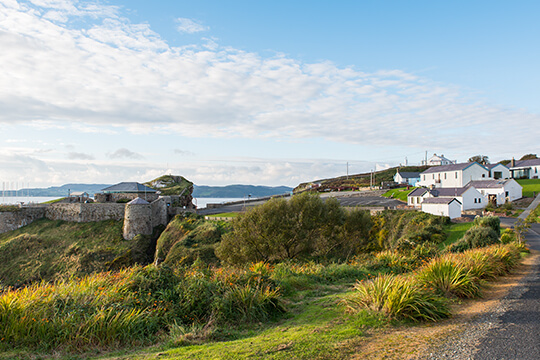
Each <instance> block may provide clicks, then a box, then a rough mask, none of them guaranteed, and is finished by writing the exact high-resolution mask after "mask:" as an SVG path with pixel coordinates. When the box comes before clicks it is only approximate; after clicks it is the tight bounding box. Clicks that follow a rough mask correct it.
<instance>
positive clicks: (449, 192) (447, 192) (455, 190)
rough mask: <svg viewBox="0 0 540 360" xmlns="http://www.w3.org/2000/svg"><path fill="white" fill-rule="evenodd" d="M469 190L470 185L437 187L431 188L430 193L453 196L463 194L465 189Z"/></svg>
mask: <svg viewBox="0 0 540 360" xmlns="http://www.w3.org/2000/svg"><path fill="white" fill-rule="evenodd" d="M467 190H469V188H468V187H462V188H435V189H433V190H430V194H431V195H433V196H435V197H438V196H442V197H452V196H461V195H463V193H464V192H465V191H467Z"/></svg>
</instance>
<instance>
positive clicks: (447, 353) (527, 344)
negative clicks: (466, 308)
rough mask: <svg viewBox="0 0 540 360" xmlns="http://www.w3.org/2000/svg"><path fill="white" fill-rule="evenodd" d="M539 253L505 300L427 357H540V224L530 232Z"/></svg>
mask: <svg viewBox="0 0 540 360" xmlns="http://www.w3.org/2000/svg"><path fill="white" fill-rule="evenodd" d="M526 239H527V242H528V244H529V246H530V248H531V250H532V251H533V252H536V255H535V258H534V262H533V264H532V266H531V271H530V272H529V273H528V274H527V275H526V276H525V277H524V278H523V279H522V280H521V281H520V283H519V285H517V286H516V287H514V288H513V289H512V290H511V291H510V292H509V293H508V294H507V295H506V296H505V297H504V298H503V299H502V300H501V301H499V302H498V303H497V305H495V306H494V307H493V308H491V309H490V310H489V311H488V312H486V313H484V314H482V315H481V316H479V317H478V318H476V319H475V320H473V321H472V322H471V323H470V324H467V328H466V330H465V331H463V332H461V333H459V334H455V336H450V337H449V340H448V341H447V342H446V343H445V344H443V345H442V346H441V347H439V348H438V349H437V350H436V351H434V352H433V353H432V354H430V355H429V356H428V357H426V358H427V359H456V360H457V359H459V360H461V359H474V360H488V359H489V360H493V359H497V360H505V359H508V360H510V359H512V360H514V359H520V360H533V359H534V360H537V359H540V256H538V255H537V254H538V251H540V224H533V225H532V226H531V229H530V230H529V232H528V233H527V235H526Z"/></svg>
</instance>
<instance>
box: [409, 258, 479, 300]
mask: <svg viewBox="0 0 540 360" xmlns="http://www.w3.org/2000/svg"><path fill="white" fill-rule="evenodd" d="M418 278H419V280H420V281H421V282H422V283H423V284H424V285H425V286H427V287H433V288H434V289H435V290H436V292H437V293H439V294H440V295H442V296H447V297H448V296H458V297H464V298H474V297H477V296H479V294H480V287H479V284H478V282H477V280H476V278H475V277H474V276H472V274H471V273H470V272H469V271H468V270H467V269H466V268H465V267H464V266H463V265H461V264H459V263H456V262H453V261H451V260H449V259H445V258H442V259H436V260H434V261H432V262H431V263H429V264H428V265H427V266H426V267H425V268H423V269H422V270H421V272H420V273H419V274H418Z"/></svg>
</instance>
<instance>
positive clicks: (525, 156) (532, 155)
mask: <svg viewBox="0 0 540 360" xmlns="http://www.w3.org/2000/svg"><path fill="white" fill-rule="evenodd" d="M533 159H538V156H536V154H527V155H523V156H522V157H521V159H519V160H533Z"/></svg>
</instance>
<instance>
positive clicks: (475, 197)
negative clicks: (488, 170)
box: [407, 186, 487, 210]
mask: <svg viewBox="0 0 540 360" xmlns="http://www.w3.org/2000/svg"><path fill="white" fill-rule="evenodd" d="M430 198H445V199H456V200H458V201H459V202H460V204H461V208H462V210H476V209H483V208H484V207H485V206H486V205H487V197H486V196H485V195H482V193H481V192H479V191H478V190H477V189H476V188H474V187H472V186H466V187H461V188H433V189H426V188H418V189H414V190H413V191H411V192H410V193H409V195H408V196H407V205H409V206H414V207H422V204H423V203H424V201H425V200H427V199H430Z"/></svg>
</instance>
